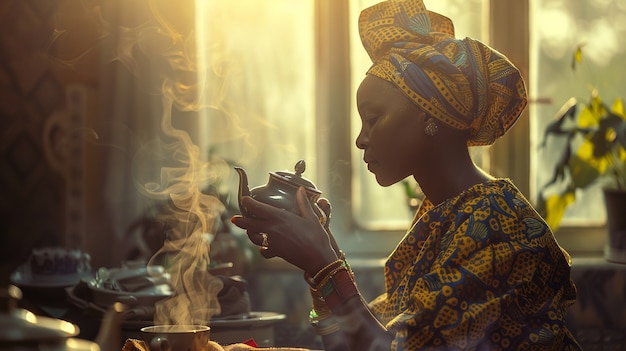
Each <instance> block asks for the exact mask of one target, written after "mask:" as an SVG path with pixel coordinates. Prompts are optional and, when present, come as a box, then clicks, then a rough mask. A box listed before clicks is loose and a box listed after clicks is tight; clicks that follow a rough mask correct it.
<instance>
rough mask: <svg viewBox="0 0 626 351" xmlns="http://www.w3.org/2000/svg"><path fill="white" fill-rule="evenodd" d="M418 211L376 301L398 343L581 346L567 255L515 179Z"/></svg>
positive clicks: (409, 346) (407, 346) (413, 346)
mask: <svg viewBox="0 0 626 351" xmlns="http://www.w3.org/2000/svg"><path fill="white" fill-rule="evenodd" d="M415 218H416V219H415V221H414V224H413V225H412V227H411V229H410V230H409V231H408V233H407V234H406V236H405V237H404V239H403V240H402V241H401V242H400V243H399V244H398V246H397V248H396V249H395V251H394V252H393V253H392V254H391V255H390V257H389V259H388V261H387V263H386V266H385V281H386V293H385V294H383V295H381V296H379V297H378V298H376V299H375V300H374V301H372V303H371V307H372V310H373V311H374V313H375V314H376V315H377V316H378V317H379V318H380V320H381V321H382V322H383V323H384V324H386V326H387V328H389V329H390V330H392V331H393V332H395V340H394V341H393V344H392V349H393V350H418V349H420V350H559V351H562V350H580V346H578V344H577V343H576V341H575V340H574V338H573V336H572V335H571V333H570V331H569V330H568V329H567V328H566V326H565V324H564V319H565V315H566V310H567V307H568V306H570V305H571V304H573V303H574V300H575V298H576V289H575V287H574V284H573V282H572V281H571V279H570V275H569V274H570V265H571V260H570V257H569V255H568V254H567V252H565V251H564V250H563V249H561V247H560V246H559V245H558V244H557V242H556V241H555V239H554V236H553V234H552V232H551V231H550V229H549V228H548V226H547V225H546V223H545V222H544V221H543V219H542V218H541V217H540V216H539V214H537V212H536V211H535V210H534V209H533V207H532V206H531V205H530V203H529V202H528V201H527V200H526V199H525V198H524V196H523V195H522V194H521V192H520V191H519V190H518V189H517V188H516V187H515V186H514V185H513V184H512V183H511V181H509V180H508V179H497V180H493V181H488V182H485V183H481V184H477V185H475V186H473V187H471V188H470V189H467V190H466V191H464V192H462V193H461V194H459V195H457V196H456V197H454V198H451V199H448V200H446V201H445V202H443V203H441V204H440V205H438V206H434V205H433V204H432V202H430V201H429V200H428V199H426V200H425V201H424V203H423V204H422V206H421V207H420V209H419V210H418V212H417V214H416V217H415Z"/></svg>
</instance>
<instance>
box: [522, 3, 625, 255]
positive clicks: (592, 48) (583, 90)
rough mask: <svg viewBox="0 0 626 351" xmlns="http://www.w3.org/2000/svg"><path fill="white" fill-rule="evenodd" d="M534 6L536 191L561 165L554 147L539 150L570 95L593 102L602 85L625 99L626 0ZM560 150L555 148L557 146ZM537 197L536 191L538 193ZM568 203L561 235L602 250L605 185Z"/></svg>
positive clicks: (568, 242)
mask: <svg viewBox="0 0 626 351" xmlns="http://www.w3.org/2000/svg"><path fill="white" fill-rule="evenodd" d="M532 4H533V6H532V7H531V20H532V21H531V23H532V25H531V26H530V28H531V33H530V34H531V38H532V41H531V48H532V49H533V50H532V51H531V55H532V56H531V64H532V66H531V67H532V70H531V79H530V81H531V82H532V84H531V88H532V91H533V96H534V97H535V98H536V99H537V100H536V101H537V102H536V103H534V104H531V109H530V113H531V116H532V129H531V140H532V149H533V150H537V152H532V153H531V154H532V155H533V156H534V158H533V160H532V161H533V167H532V169H533V170H534V172H533V173H532V175H531V182H532V183H533V188H534V192H535V194H537V191H538V189H540V187H541V186H542V185H543V184H546V183H547V181H548V179H549V177H550V175H551V174H552V171H553V169H554V165H555V158H556V156H555V155H553V154H550V153H549V151H550V149H546V148H539V144H540V143H541V141H542V140H543V131H544V129H545V127H546V126H547V124H548V123H549V122H550V121H551V120H552V119H553V117H554V116H555V114H556V113H557V111H558V110H559V109H560V107H561V106H562V105H563V104H564V103H565V102H566V101H567V100H568V99H569V98H570V97H576V98H577V99H579V101H581V102H588V101H589V99H590V98H591V92H592V90H593V89H594V88H597V89H598V91H599V93H600V96H601V97H602V98H603V100H604V101H606V102H607V103H609V104H610V103H611V102H612V101H613V100H614V99H615V98H618V97H621V98H624V97H625V96H626V94H625V93H624V91H626V81H624V79H623V78H624V72H626V71H625V69H624V67H623V62H624V60H625V59H626V50H625V49H624V44H625V42H624V39H622V38H624V34H626V26H625V25H624V18H625V17H626V4H625V3H624V1H619V0H594V1H584V0H576V1H558V0H537V1H534V2H532ZM579 45H583V47H582V50H583V61H582V63H581V64H579V65H578V67H577V69H576V70H575V71H573V70H572V68H571V67H572V66H571V65H572V58H573V54H574V51H575V50H576V47H577V46H579ZM553 150H554V149H553ZM535 196H536V195H535ZM576 196H577V200H576V203H575V204H573V205H572V206H570V207H568V209H567V210H566V213H565V217H564V220H563V222H562V227H561V229H559V231H558V232H557V238H558V239H559V240H560V241H561V243H562V244H564V246H565V247H566V248H567V247H568V246H569V247H571V248H572V250H575V251H576V250H578V251H588V250H591V251H599V250H601V249H602V245H603V244H604V242H605V241H606V239H605V235H606V234H605V231H606V229H605V228H604V225H605V223H606V213H605V210H604V205H603V197H602V192H601V189H600V187H594V188H592V189H590V190H586V191H583V192H580V193H577V195H576Z"/></svg>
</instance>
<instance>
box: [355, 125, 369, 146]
mask: <svg viewBox="0 0 626 351" xmlns="http://www.w3.org/2000/svg"><path fill="white" fill-rule="evenodd" d="M368 144H369V137H368V136H367V135H366V134H365V133H364V131H363V128H361V131H360V132H359V135H358V136H357V137H356V147H357V148H359V149H361V150H363V149H365V148H366V147H367V145H368Z"/></svg>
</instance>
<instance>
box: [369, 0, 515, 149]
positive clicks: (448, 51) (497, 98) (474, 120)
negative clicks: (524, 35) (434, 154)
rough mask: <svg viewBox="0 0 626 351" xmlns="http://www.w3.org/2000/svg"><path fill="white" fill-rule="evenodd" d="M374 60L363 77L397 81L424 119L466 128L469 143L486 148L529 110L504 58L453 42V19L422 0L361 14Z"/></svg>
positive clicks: (394, 1)
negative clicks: (432, 119) (524, 111)
mask: <svg viewBox="0 0 626 351" xmlns="http://www.w3.org/2000/svg"><path fill="white" fill-rule="evenodd" d="M359 33H360V35H361V41H362V42H363V46H364V47H365V50H366V51H367V53H368V54H369V56H370V58H371V59H372V61H373V65H372V66H371V67H370V69H369V70H368V72H367V73H368V74H372V75H375V76H377V77H380V78H383V79H385V80H387V81H390V82H392V83H394V84H395V85H396V86H397V87H398V88H400V89H401V90H402V91H403V92H404V93H405V94H406V95H407V96H408V97H409V98H410V99H411V100H412V101H413V102H414V103H415V104H416V105H417V106H419V107H420V108H421V109H422V110H423V111H424V112H426V114H427V115H429V116H432V117H434V118H437V119H438V120H440V121H441V122H443V123H445V124H447V125H449V126H451V127H453V128H456V129H462V130H469V132H470V137H469V139H468V142H467V144H468V145H469V146H478V145H491V144H493V142H494V141H495V140H496V139H497V138H499V137H500V136H502V135H503V134H504V133H506V131H507V130H509V129H510V128H511V127H512V126H513V125H514V124H515V122H516V121H517V119H518V118H519V116H520V115H521V113H522V111H523V110H524V108H525V107H526V103H527V97H526V88H525V85H524V80H523V79H522V76H521V74H520V72H519V70H518V69H517V68H516V67H515V66H514V65H513V64H512V63H511V62H510V61H509V60H508V59H507V58H506V57H505V56H504V55H502V54H501V53H499V52H497V51H496V50H494V49H492V48H490V47H489V46H487V45H485V44H483V43H481V42H479V41H477V40H473V39H470V38H465V39H462V40H460V39H456V38H455V37H454V26H453V24H452V21H450V19H448V18H447V17H445V16H442V15H440V14H437V13H434V12H431V11H428V10H427V9H426V7H425V6H424V4H423V2H422V1H421V0H389V1H384V2H381V3H379V4H377V5H374V6H372V7H369V8H367V9H365V10H363V11H362V12H361V15H360V17H359Z"/></svg>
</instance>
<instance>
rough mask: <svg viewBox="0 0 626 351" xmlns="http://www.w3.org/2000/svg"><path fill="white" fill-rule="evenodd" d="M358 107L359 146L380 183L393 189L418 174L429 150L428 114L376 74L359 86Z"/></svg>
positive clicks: (370, 169)
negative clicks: (395, 184) (426, 127)
mask: <svg viewBox="0 0 626 351" xmlns="http://www.w3.org/2000/svg"><path fill="white" fill-rule="evenodd" d="M357 107H358V110H359V115H360V116H361V132H360V133H359V136H358V137H357V139H356V146H357V147H358V148H359V149H362V150H363V151H364V154H363V160H364V161H365V163H367V167H368V169H369V171H370V172H372V173H374V175H375V176H376V181H377V182H378V184H380V185H382V186H389V185H392V184H394V183H397V182H399V181H401V180H402V179H404V178H406V177H407V176H409V175H413V174H415V171H416V167H417V165H418V164H420V159H421V158H422V157H423V156H420V155H423V153H424V150H426V148H427V147H428V146H427V145H426V144H427V140H425V139H426V138H427V136H426V135H425V134H424V127H425V121H424V119H425V117H424V116H425V115H424V113H423V112H422V111H421V110H420V109H419V108H418V107H417V106H415V105H414V104H413V103H412V102H411V101H410V100H409V99H408V98H407V97H406V96H405V95H404V94H403V93H402V92H401V91H400V90H399V89H397V88H396V87H395V86H394V85H393V84H392V83H390V82H388V81H386V80H384V79H381V78H378V77H376V76H372V75H368V76H367V77H366V78H365V79H364V80H363V82H362V83H361V85H360V86H359V90H358V91H357Z"/></svg>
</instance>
